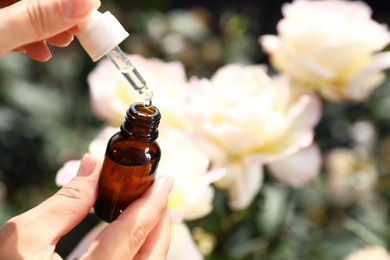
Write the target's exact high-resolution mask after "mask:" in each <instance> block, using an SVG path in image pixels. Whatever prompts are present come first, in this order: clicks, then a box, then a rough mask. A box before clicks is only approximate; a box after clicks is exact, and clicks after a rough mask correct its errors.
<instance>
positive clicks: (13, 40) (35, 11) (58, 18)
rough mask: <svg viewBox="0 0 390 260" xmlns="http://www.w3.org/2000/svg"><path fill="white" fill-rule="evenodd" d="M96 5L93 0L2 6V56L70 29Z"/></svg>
mask: <svg viewBox="0 0 390 260" xmlns="http://www.w3.org/2000/svg"><path fill="white" fill-rule="evenodd" d="M93 6H94V2H93V1H92V0H24V1H19V2H17V3H15V4H13V5H10V6H8V7H5V8H2V9H0V17H1V18H0V21H1V22H0V35H1V40H0V45H1V47H0V56H1V55H2V54H5V53H6V52H8V51H10V50H12V49H15V48H17V47H19V46H23V45H25V44H28V43H32V42H36V41H41V40H44V39H46V38H49V37H51V36H54V35H56V34H58V33H60V32H63V31H66V30H67V29H69V28H71V27H73V26H74V25H76V24H77V23H78V22H80V20H81V19H82V18H84V17H85V16H86V15H87V14H89V13H90V12H91V10H92V8H93Z"/></svg>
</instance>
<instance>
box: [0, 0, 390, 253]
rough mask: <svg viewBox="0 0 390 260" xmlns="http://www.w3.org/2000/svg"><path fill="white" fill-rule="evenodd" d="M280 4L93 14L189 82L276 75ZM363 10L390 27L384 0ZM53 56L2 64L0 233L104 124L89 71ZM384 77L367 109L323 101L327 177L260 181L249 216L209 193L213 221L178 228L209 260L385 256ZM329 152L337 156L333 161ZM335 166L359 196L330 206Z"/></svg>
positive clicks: (124, 2)
mask: <svg viewBox="0 0 390 260" xmlns="http://www.w3.org/2000/svg"><path fill="white" fill-rule="evenodd" d="M287 2H288V1H281V0H257V1H253V0H240V1H236V0H226V1H220V0H214V1H189V0H188V1H179V0H171V1H169V0H143V1H130V0H110V1H104V0H102V6H101V7H100V10H101V11H107V10H109V11H110V12H112V13H113V14H114V15H115V16H116V17H117V18H118V20H119V21H121V23H122V25H123V26H124V27H125V28H126V30H127V31H128V32H129V33H130V36H129V37H128V38H127V39H126V40H125V42H123V43H122V44H121V47H122V49H123V50H124V51H125V52H126V53H129V54H140V55H142V56H143V57H145V58H159V59H161V60H163V61H166V62H169V61H180V62H181V63H182V64H183V65H184V68H185V71H186V73H187V76H188V77H191V76H197V77H206V78H209V77H211V76H212V75H213V73H215V72H216V71H217V70H218V69H219V68H220V67H222V66H224V65H225V64H231V63H239V64H267V65H268V66H269V68H268V73H269V74H271V75H272V74H275V73H276V69H275V68H273V67H272V65H271V64H270V58H269V56H268V54H267V53H265V52H264V50H263V49H262V47H261V46H260V44H259V37H260V36H261V35H265V34H273V35H276V34H277V24H278V22H279V21H280V20H281V19H282V12H281V10H282V5H283V4H284V3H287ZM366 3H367V5H368V6H370V8H371V9H372V11H373V13H372V19H373V20H375V21H377V22H378V23H381V24H387V25H388V26H390V8H389V7H388V1H387V0H370V1H366ZM385 50H390V47H389V46H387V47H385V48H384V51H385ZM52 52H53V58H52V59H51V60H50V61H48V62H45V63H40V62H36V61H33V60H31V59H29V58H28V57H27V56H26V55H23V54H20V53H10V54H7V55H5V56H4V57H1V58H0V224H1V223H4V222H5V221H6V220H7V219H9V218H11V217H12V216H14V215H17V214H20V213H22V212H24V211H26V210H28V209H29V208H31V207H34V206H36V205H37V204H39V203H40V202H41V201H43V200H44V199H46V198H47V197H49V196H51V195H52V194H53V193H55V192H56V191H57V190H58V189H59V187H58V186H57V185H56V183H55V178H56V173H57V171H58V170H59V169H60V168H61V167H62V166H63V165H64V163H65V162H66V161H68V160H72V159H79V158H81V157H82V155H83V154H84V153H86V152H88V147H89V144H90V143H91V141H92V140H93V139H94V138H95V136H96V135H97V134H98V133H99V132H100V131H101V130H102V128H103V126H104V124H105V123H104V120H102V119H100V118H98V117H97V116H96V115H95V114H94V113H93V112H92V111H91V100H90V90H89V86H88V82H87V77H88V75H90V73H91V71H93V69H94V68H95V66H96V64H95V63H93V62H92V61H91V59H90V58H89V56H88V55H87V54H86V53H85V51H84V50H83V49H82V47H81V46H80V44H79V43H78V41H77V40H75V41H74V42H73V43H72V44H71V45H70V46H68V47H67V48H52ZM384 73H385V75H386V77H385V80H384V81H382V82H381V83H380V85H379V86H378V87H377V88H376V89H375V90H373V92H372V93H370V95H369V96H368V97H367V98H365V99H364V100H359V101H353V102H350V101H342V102H340V101H334V100H329V99H328V98H326V97H325V98H323V97H322V116H321V119H320V121H319V123H318V124H317V125H316V126H315V129H314V133H315V136H314V139H315V142H316V143H317V145H318V146H319V148H320V150H321V154H322V155H323V163H322V165H324V166H326V167H328V168H326V167H321V170H320V173H319V174H318V175H317V176H316V177H315V178H314V179H313V180H311V181H310V182H309V183H307V184H306V185H305V186H303V187H299V188H294V187H291V186H289V185H285V184H282V183H281V182H279V181H278V180H276V179H275V178H274V177H272V175H269V174H265V175H264V181H263V182H264V183H263V185H262V188H261V189H260V191H259V192H258V193H257V194H256V196H255V198H254V199H253V201H252V202H251V203H250V205H249V206H247V207H245V209H232V208H231V207H230V206H229V202H228V195H227V194H226V193H225V192H224V191H222V190H221V189H219V188H218V187H214V190H215V194H214V197H213V209H212V211H211V213H209V214H208V215H207V216H204V217H202V218H199V219H195V220H188V221H186V224H187V225H188V227H189V228H190V230H191V232H192V236H193V238H194V241H195V242H197V245H198V247H199V250H200V252H201V253H202V254H203V255H204V258H205V259H210V260H216V259H275V260H280V259H302V260H303V259H324V260H325V259H326V260H327V259H343V257H345V256H347V255H348V254H349V253H350V252H352V251H353V250H356V249H359V248H364V247H365V246H368V245H377V246H380V247H383V248H388V247H389V246H390V211H389V210H390V71H389V70H388V69H386V68H384ZM215 98H218V97H215ZM172 102H175V100H172ZM129 105H130V104H129ZM177 109H180V107H178V108H177ZM335 148H337V149H339V148H343V149H344V150H337V151H336V155H335V154H334V153H333V154H330V152H331V151H334V149H335ZM361 150H364V152H363V154H364V155H362V152H361ZM163 156H164V153H163ZM332 156H333V158H336V159H329V158H331V157H332ZM327 159H328V160H329V161H332V162H329V161H328V162H329V163H328V164H327V165H325V163H324V162H325V161H326V160H327ZM334 165H336V166H334ZM332 167H335V168H336V169H337V170H335V171H345V173H343V174H345V175H348V176H355V177H351V178H350V179H352V180H350V181H351V183H349V184H348V185H350V186H353V187H352V188H351V187H349V188H348V190H347V191H340V194H341V195H340V194H339V195H340V196H344V195H345V194H344V193H348V194H349V195H350V194H351V193H354V192H356V193H357V194H356V195H351V196H352V197H353V198H346V199H345V200H346V201H347V202H346V203H337V200H338V199H339V198H336V199H335V198H332V195H329V190H328V189H327V184H326V178H327V177H326V176H327V174H328V173H327V170H329V168H332ZM265 171H266V173H267V171H268V170H267V168H266V169H265ZM356 176H357V177H356ZM372 176H375V177H372ZM342 181H345V179H343V180H340V182H342ZM371 184H372V185H371ZM368 186H369V187H368ZM365 187H368V188H365ZM360 190H363V191H362V193H361V194H358V193H359V192H360ZM343 194H344V195H343ZM367 198H369V199H368V200H367ZM340 200H341V199H340ZM98 222H99V220H98V219H97V218H96V217H95V216H94V215H93V214H90V215H89V216H88V217H87V218H86V219H85V220H84V221H83V222H82V223H81V224H80V225H79V226H78V227H77V228H76V229H75V230H73V231H72V232H71V233H69V234H68V235H67V236H65V237H64V238H63V239H62V240H61V241H60V243H59V244H58V249H57V251H58V252H59V253H60V255H62V256H63V257H65V256H66V255H67V254H68V253H69V252H70V251H71V250H72V248H74V247H75V245H76V244H77V243H78V241H79V240H80V239H81V238H82V236H83V235H84V234H85V233H86V232H88V231H89V230H90V229H91V228H92V227H93V226H95V225H96V224H97V223H98ZM366 259H369V258H366ZM372 259H375V258H372Z"/></svg>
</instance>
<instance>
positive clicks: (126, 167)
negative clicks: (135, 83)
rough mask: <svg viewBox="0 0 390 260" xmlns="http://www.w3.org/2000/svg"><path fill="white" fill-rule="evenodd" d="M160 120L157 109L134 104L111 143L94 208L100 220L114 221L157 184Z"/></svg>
mask: <svg viewBox="0 0 390 260" xmlns="http://www.w3.org/2000/svg"><path fill="white" fill-rule="evenodd" d="M160 118H161V115H160V112H159V111H158V109H157V108H156V107H154V106H149V107H146V106H144V104H143V103H134V104H132V105H131V106H130V108H129V109H128V111H127V113H126V120H125V121H124V122H123V123H122V125H121V128H120V131H119V132H118V133H116V134H114V135H113V136H112V137H111V139H110V140H109V142H108V144H107V150H106V155H105V157H104V161H103V166H102V171H101V173H100V178H99V187H98V197H97V200H96V203H95V206H94V210H95V213H96V215H97V216H98V217H99V218H100V219H102V220H104V221H106V222H112V221H114V220H115V219H116V218H117V217H118V216H119V214H121V213H122V211H123V210H124V209H125V208H126V207H127V206H128V205H129V204H130V203H132V202H133V201H134V200H136V199H138V198H139V197H141V195H142V194H143V193H144V192H145V191H146V189H147V188H148V187H149V186H150V185H151V184H152V183H153V181H154V179H155V175H156V170H157V166H158V163H159V161H160V157H161V151H160V147H159V145H158V143H157V141H156V139H157V137H158V125H159V123H160Z"/></svg>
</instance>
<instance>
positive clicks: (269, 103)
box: [189, 64, 321, 208]
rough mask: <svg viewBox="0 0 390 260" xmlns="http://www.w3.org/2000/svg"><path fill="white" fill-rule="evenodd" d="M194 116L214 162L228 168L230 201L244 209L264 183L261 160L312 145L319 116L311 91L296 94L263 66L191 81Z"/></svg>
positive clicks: (223, 70)
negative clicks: (309, 93)
mask: <svg viewBox="0 0 390 260" xmlns="http://www.w3.org/2000/svg"><path fill="white" fill-rule="evenodd" d="M191 83H192V86H191V91H192V93H191V95H189V96H190V100H189V105H190V106H191V117H192V119H193V123H194V127H195V131H196V133H197V134H199V135H200V138H199V140H198V141H199V143H200V144H201V145H202V146H203V148H204V150H205V151H207V152H208V154H209V157H210V158H211V159H212V162H213V165H216V166H221V167H225V168H226V169H227V176H226V177H225V178H224V179H223V180H222V181H220V182H219V184H220V186H222V187H224V188H226V189H227V190H229V195H230V204H231V206H232V207H234V208H245V207H246V206H248V205H249V203H250V202H251V201H252V199H253V197H254V196H255V195H256V193H257V192H258V190H259V189H260V187H261V182H262V177H261V175H262V168H261V164H265V163H269V162H271V161H276V160H279V159H282V158H284V157H286V156H288V155H291V154H293V153H295V152H296V151H298V150H299V149H300V148H303V147H307V146H309V145H310V144H311V143H312V139H313V127H314V126H315V125H316V123H317V122H318V120H319V118H320V115H321V106H320V102H319V100H318V99H317V98H316V97H315V96H313V95H306V94H303V95H301V94H299V93H294V92H292V90H291V89H290V88H289V84H288V81H287V80H286V78H282V77H279V78H276V79H272V78H270V77H269V76H268V75H267V74H266V73H265V71H264V68H263V67H262V66H244V65H233V64H230V65H227V66H225V67H222V68H221V69H219V70H218V71H217V72H216V73H215V74H214V75H213V77H212V78H211V80H207V79H201V80H200V79H196V78H193V79H192V80H191Z"/></svg>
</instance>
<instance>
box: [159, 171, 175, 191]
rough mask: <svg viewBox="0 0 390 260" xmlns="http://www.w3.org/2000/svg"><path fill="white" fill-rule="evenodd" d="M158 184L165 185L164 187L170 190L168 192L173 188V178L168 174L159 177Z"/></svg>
mask: <svg viewBox="0 0 390 260" xmlns="http://www.w3.org/2000/svg"><path fill="white" fill-rule="evenodd" d="M157 182H158V185H161V186H164V188H165V189H166V190H167V191H168V193H170V192H171V190H172V188H173V182H174V180H173V178H172V177H171V176H168V175H163V176H160V177H158V178H157Z"/></svg>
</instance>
